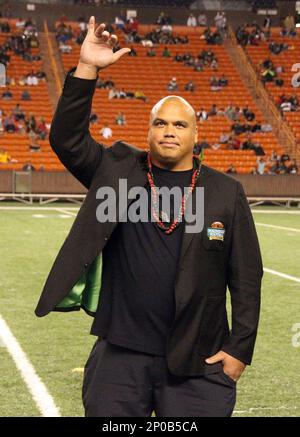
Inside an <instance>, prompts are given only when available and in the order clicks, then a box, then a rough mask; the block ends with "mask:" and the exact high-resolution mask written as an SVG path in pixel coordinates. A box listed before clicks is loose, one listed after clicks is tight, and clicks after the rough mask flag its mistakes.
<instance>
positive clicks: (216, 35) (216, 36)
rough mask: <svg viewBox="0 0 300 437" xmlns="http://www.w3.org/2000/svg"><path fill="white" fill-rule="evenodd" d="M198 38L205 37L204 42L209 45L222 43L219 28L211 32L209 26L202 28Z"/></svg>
mask: <svg viewBox="0 0 300 437" xmlns="http://www.w3.org/2000/svg"><path fill="white" fill-rule="evenodd" d="M200 39H205V41H206V43H207V44H211V45H216V44H222V35H221V33H220V32H219V30H217V31H216V32H212V31H211V29H210V28H209V27H208V28H207V29H205V30H204V32H203V34H202V35H201V37H200Z"/></svg>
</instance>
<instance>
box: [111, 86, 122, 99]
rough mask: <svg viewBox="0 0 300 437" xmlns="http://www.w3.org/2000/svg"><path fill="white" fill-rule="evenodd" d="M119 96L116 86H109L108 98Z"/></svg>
mask: <svg viewBox="0 0 300 437" xmlns="http://www.w3.org/2000/svg"><path fill="white" fill-rule="evenodd" d="M119 96H120V94H119V91H118V90H117V88H115V87H113V88H110V89H109V91H108V98H109V100H111V99H118V98H119Z"/></svg>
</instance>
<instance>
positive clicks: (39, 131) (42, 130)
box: [36, 117, 48, 140]
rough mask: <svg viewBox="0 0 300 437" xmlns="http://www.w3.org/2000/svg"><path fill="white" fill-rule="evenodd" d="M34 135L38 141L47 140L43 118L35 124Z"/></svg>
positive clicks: (46, 130)
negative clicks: (36, 135) (37, 137)
mask: <svg viewBox="0 0 300 437" xmlns="http://www.w3.org/2000/svg"><path fill="white" fill-rule="evenodd" d="M36 133H37V134H38V136H39V139H40V140H45V139H46V138H47V135H48V129H47V126H46V122H45V119H44V117H40V119H39V122H38V123H37V127H36Z"/></svg>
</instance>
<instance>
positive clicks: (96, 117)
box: [90, 112, 99, 124]
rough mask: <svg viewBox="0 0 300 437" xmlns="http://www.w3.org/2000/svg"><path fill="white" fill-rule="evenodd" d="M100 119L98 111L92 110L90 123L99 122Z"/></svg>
mask: <svg viewBox="0 0 300 437" xmlns="http://www.w3.org/2000/svg"><path fill="white" fill-rule="evenodd" d="M98 120H99V117H98V115H97V114H96V112H92V113H91V115H90V123H91V124H96V123H98Z"/></svg>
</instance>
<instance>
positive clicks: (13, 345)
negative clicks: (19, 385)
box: [0, 315, 60, 417]
mask: <svg viewBox="0 0 300 437" xmlns="http://www.w3.org/2000/svg"><path fill="white" fill-rule="evenodd" d="M0 340H1V342H2V344H3V345H4V346H5V347H6V349H7V351H8V352H9V354H10V355H11V357H12V359H13V360H14V362H15V364H16V367H17V368H18V370H19V371H20V373H21V376H22V379H23V380H24V382H25V384H26V386H27V388H28V390H29V391H30V393H31V395H32V398H33V400H34V401H35V403H36V406H37V408H38V409H39V411H40V412H41V414H42V416H44V417H60V412H59V409H58V407H57V406H56V405H55V402H54V400H53V398H52V396H51V395H50V393H49V392H48V390H47V388H46V386H45V384H44V383H43V382H42V380H41V379H40V377H39V376H38V375H37V373H36V371H35V369H34V367H33V365H32V364H31V363H30V361H29V359H28V358H27V356H26V354H25V352H24V351H23V349H22V348H21V346H20V344H19V343H18V341H17V339H16V337H15V336H14V335H13V333H12V332H11V330H10V329H9V327H8V325H7V323H6V322H5V320H4V319H3V318H2V317H1V315H0Z"/></svg>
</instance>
